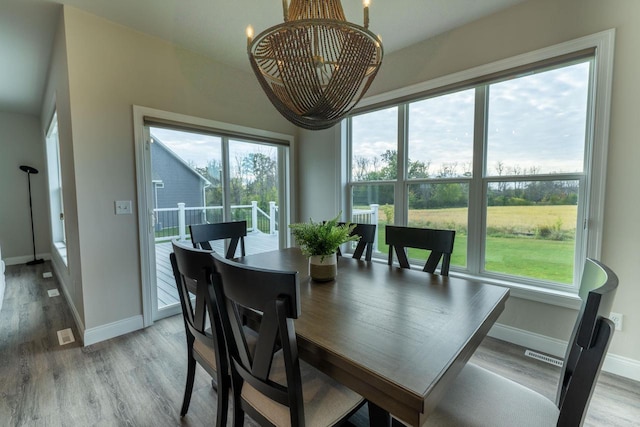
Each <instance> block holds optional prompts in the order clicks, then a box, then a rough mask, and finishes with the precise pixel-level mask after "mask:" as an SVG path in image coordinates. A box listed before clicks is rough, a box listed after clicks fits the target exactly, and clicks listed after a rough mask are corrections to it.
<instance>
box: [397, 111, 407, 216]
mask: <svg viewBox="0 0 640 427" xmlns="http://www.w3.org/2000/svg"><path fill="white" fill-rule="evenodd" d="M407 111H408V108H407V104H400V105H398V170H397V180H396V185H395V201H396V203H395V218H396V219H395V224H396V225H406V224H407V222H408V220H409V212H408V206H409V202H408V196H407V165H408V164H409V159H408V157H407V156H408V154H407V153H408V151H409V150H408V141H407V138H408V134H409V132H408V129H409V117H408V116H409V115H408V113H407Z"/></svg>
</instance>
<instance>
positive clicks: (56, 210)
mask: <svg viewBox="0 0 640 427" xmlns="http://www.w3.org/2000/svg"><path fill="white" fill-rule="evenodd" d="M45 144H46V150H45V151H46V155H47V178H48V184H49V216H50V221H51V244H52V245H53V247H54V248H55V249H56V252H57V253H58V255H60V259H62V262H63V263H64V265H65V266H68V261H67V236H66V229H65V221H64V194H63V187H62V165H61V163H60V138H59V135H58V112H57V111H54V112H53V116H52V117H51V121H50V122H49V126H48V127H47V133H46V138H45Z"/></svg>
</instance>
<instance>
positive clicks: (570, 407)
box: [556, 259, 618, 425]
mask: <svg viewBox="0 0 640 427" xmlns="http://www.w3.org/2000/svg"><path fill="white" fill-rule="evenodd" d="M617 287H618V277H617V276H616V274H615V273H614V272H613V271H612V270H611V269H610V268H609V267H607V266H606V265H604V264H602V263H600V262H598V261H595V260H592V259H587V260H586V262H585V266H584V270H583V274H582V279H581V282H580V291H579V295H580V297H581V298H582V300H583V302H582V306H581V308H580V312H579V313H578V318H577V320H576V323H575V326H574V328H573V332H572V334H571V338H570V340H569V345H568V346H567V353H566V356H565V360H564V365H563V367H562V372H561V374H560V381H559V384H558V392H557V396H556V404H557V405H558V408H560V420H565V421H566V420H569V419H572V420H575V421H576V422H575V423H570V424H560V422H559V423H558V425H580V422H581V420H582V419H583V418H584V415H585V413H586V408H587V407H588V404H589V400H590V399H591V395H592V393H593V388H594V386H595V383H596V380H597V378H598V374H599V372H600V368H601V367H602V363H603V361H604V356H605V354H606V352H607V349H608V346H609V342H610V339H611V335H612V334H613V324H612V322H611V321H610V320H609V319H607V317H608V316H609V313H610V312H611V306H612V305H613V299H614V297H615V294H616V289H617Z"/></svg>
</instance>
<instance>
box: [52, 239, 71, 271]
mask: <svg viewBox="0 0 640 427" xmlns="http://www.w3.org/2000/svg"><path fill="white" fill-rule="evenodd" d="M53 245H54V246H55V248H56V250H57V251H58V255H60V258H61V259H62V262H64V265H66V266H67V267H68V266H69V264H67V245H66V244H65V243H64V242H54V243H53Z"/></svg>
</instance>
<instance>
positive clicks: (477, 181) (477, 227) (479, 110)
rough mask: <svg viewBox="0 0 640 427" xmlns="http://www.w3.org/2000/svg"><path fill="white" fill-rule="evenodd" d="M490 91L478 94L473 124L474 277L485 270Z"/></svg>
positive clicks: (470, 230) (470, 260)
mask: <svg viewBox="0 0 640 427" xmlns="http://www.w3.org/2000/svg"><path fill="white" fill-rule="evenodd" d="M487 92H488V87H487V86H485V85H483V86H479V87H477V88H476V91H475V110H474V123H473V175H472V178H471V183H470V184H469V211H468V212H469V217H468V220H467V223H468V226H467V269H468V270H469V272H471V273H473V274H479V273H480V272H481V271H482V270H483V265H484V253H485V239H484V236H485V230H486V213H487V208H486V183H485V182H484V179H483V178H484V175H485V172H484V171H485V160H486V146H487V144H486V139H487V118H488V116H489V114H488V111H487V109H488V105H489V104H488V99H489V97H488V96H487Z"/></svg>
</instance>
